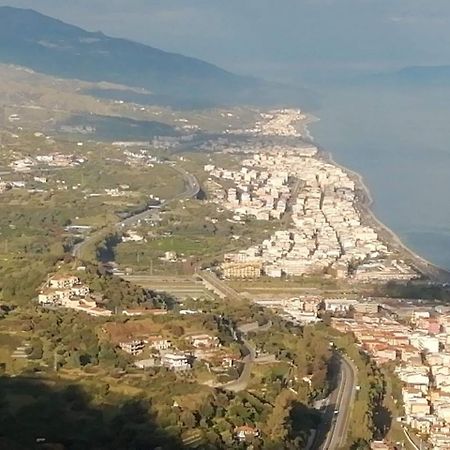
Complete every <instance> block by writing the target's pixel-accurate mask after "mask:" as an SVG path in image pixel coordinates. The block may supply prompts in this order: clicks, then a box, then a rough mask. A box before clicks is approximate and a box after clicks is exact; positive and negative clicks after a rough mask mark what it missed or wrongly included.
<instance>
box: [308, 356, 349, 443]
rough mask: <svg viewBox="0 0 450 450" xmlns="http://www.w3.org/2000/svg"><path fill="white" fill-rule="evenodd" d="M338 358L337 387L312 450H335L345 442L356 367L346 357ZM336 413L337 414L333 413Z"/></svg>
mask: <svg viewBox="0 0 450 450" xmlns="http://www.w3.org/2000/svg"><path fill="white" fill-rule="evenodd" d="M337 356H338V357H339V375H338V380H337V386H336V388H335V390H334V391H333V392H332V393H331V395H330V397H329V402H328V406H327V407H326V410H325V412H324V415H323V419H322V423H321V425H320V427H319V428H318V430H317V434H316V438H315V440H314V443H313V444H312V446H311V449H313V450H319V449H320V450H337V449H339V448H342V447H344V446H345V444H346V442H347V434H348V426H349V422H350V414H351V409H352V404H353V401H354V398H355V393H356V380H357V374H356V367H355V366H354V365H353V363H352V362H351V361H350V360H349V359H348V358H347V357H346V356H343V355H340V354H337ZM335 411H337V412H335Z"/></svg>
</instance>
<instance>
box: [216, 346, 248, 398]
mask: <svg viewBox="0 0 450 450" xmlns="http://www.w3.org/2000/svg"><path fill="white" fill-rule="evenodd" d="M242 343H243V344H244V347H245V348H246V349H247V351H248V353H247V355H246V356H245V357H244V358H243V360H242V361H243V362H244V369H243V370H242V372H241V375H240V376H239V378H238V379H237V380H233V381H230V382H229V383H226V384H224V385H223V386H221V387H222V388H223V389H226V390H227V391H233V392H240V391H243V390H245V389H247V386H248V383H249V381H250V375H251V373H252V367H253V363H254V362H255V358H256V350H255V348H254V347H253V346H252V345H251V344H250V342H248V341H247V340H245V339H243V341H242Z"/></svg>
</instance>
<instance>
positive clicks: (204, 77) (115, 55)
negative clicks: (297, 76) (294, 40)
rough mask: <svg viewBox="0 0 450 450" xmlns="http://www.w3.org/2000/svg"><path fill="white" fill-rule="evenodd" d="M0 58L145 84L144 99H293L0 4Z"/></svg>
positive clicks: (257, 83) (194, 62)
mask: <svg viewBox="0 0 450 450" xmlns="http://www.w3.org/2000/svg"><path fill="white" fill-rule="evenodd" d="M0 62H1V63H7V64H15V65H19V66H25V67H28V68H31V69H33V70H35V71H37V72H41V73H44V74H49V75H53V76H57V77H62V78H71V79H79V80H84V81H94V82H99V81H106V82H111V83H118V84H123V85H128V86H133V87H140V88H145V89H147V90H149V91H151V93H152V94H153V97H152V98H151V100H149V99H148V98H147V97H148V96H146V98H144V99H143V101H145V102H146V103H160V104H188V105H189V104H192V105H195V106H212V105H214V104H237V103H249V104H276V103H284V102H286V100H287V99H289V103H292V102H293V101H294V102H295V99H292V92H291V91H290V89H286V88H284V87H282V86H276V85H273V84H269V83H266V82H264V81H261V80H258V79H255V78H249V77H242V76H239V75H235V74H232V73H230V72H227V71H225V70H223V69H221V68H219V67H217V66H214V65H212V64H209V63H206V62H204V61H201V60H198V59H195V58H189V57H186V56H182V55H178V54H174V53H168V52H165V51H162V50H159V49H156V48H153V47H149V46H146V45H143V44H139V43H136V42H132V41H129V40H125V39H117V38H111V37H108V36H105V35H104V34H103V33H100V32H97V33H93V32H88V31H85V30H83V29H81V28H78V27H76V26H72V25H68V24H66V23H64V22H61V21H59V20H56V19H53V18H51V17H48V16H44V15H42V14H40V13H38V12H35V11H33V10H25V9H18V8H11V7H0ZM302 94H303V93H300V95H302Z"/></svg>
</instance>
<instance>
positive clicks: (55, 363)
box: [53, 349, 58, 372]
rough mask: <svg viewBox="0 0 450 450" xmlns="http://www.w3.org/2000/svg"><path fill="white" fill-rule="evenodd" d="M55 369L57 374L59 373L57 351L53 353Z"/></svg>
mask: <svg viewBox="0 0 450 450" xmlns="http://www.w3.org/2000/svg"><path fill="white" fill-rule="evenodd" d="M53 369H54V371H55V372H58V359H57V354H56V349H55V351H54V353H53Z"/></svg>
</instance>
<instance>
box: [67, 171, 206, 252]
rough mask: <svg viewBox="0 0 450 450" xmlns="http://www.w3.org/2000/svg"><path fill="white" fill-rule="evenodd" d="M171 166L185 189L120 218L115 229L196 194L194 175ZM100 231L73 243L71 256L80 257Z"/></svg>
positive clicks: (136, 221)
mask: <svg viewBox="0 0 450 450" xmlns="http://www.w3.org/2000/svg"><path fill="white" fill-rule="evenodd" d="M171 167H172V168H173V169H174V170H175V171H176V172H178V173H179V174H180V175H181V176H182V177H183V179H184V182H185V186H186V188H185V190H184V191H183V192H181V193H179V194H177V195H176V196H175V197H172V198H171V199H168V200H164V201H163V202H162V203H161V204H160V205H159V206H158V207H156V208H149V209H147V210H145V211H143V212H141V213H138V214H134V215H132V216H130V217H127V218H126V219H124V220H121V221H120V222H117V223H116V224H115V227H116V228H117V229H121V228H125V227H130V226H133V225H134V224H136V223H138V222H139V221H142V220H146V219H149V218H150V217H152V216H154V215H156V214H158V213H159V212H160V211H161V209H162V208H163V207H164V206H166V205H167V204H169V203H171V202H173V201H175V200H180V199H183V198H193V197H195V196H197V194H198V193H199V192H200V184H199V182H198V181H197V178H195V176H194V175H192V174H190V173H188V172H186V171H185V170H184V169H181V168H180V167H176V166H171ZM101 233H102V230H100V231H99V232H97V233H93V234H91V235H89V236H87V237H86V238H85V239H84V240H83V241H81V242H78V243H77V244H75V245H74V246H73V248H72V256H74V257H76V258H80V256H81V254H82V250H83V248H84V247H85V246H86V245H87V244H88V243H90V242H91V241H92V240H93V239H95V238H96V237H98V236H99V235H100V234H101Z"/></svg>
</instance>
